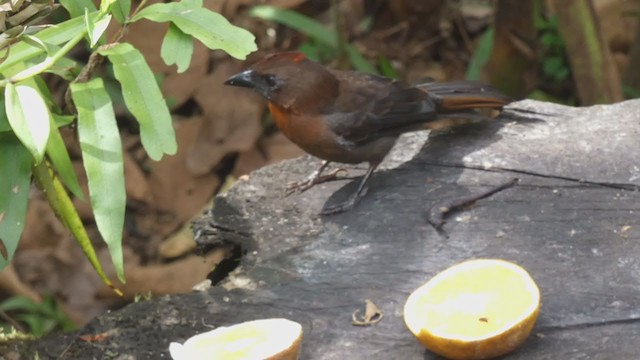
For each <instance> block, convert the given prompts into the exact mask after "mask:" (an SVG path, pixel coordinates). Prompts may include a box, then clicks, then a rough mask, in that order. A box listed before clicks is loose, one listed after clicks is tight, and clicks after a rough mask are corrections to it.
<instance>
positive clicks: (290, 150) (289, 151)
mask: <svg viewBox="0 0 640 360" xmlns="http://www.w3.org/2000/svg"><path fill="white" fill-rule="evenodd" d="M261 146H262V148H263V149H264V150H265V153H266V154H267V161H268V163H269V164H273V163H276V162H280V161H282V160H285V159H293V158H296V157H298V156H302V155H304V154H305V152H304V151H303V150H302V149H300V148H299V147H298V146H297V145H296V144H294V143H292V142H291V140H289V139H287V137H286V136H284V134H282V133H275V134H273V135H271V136H270V137H268V138H266V139H264V140H263V141H261Z"/></svg>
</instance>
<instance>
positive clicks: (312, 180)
mask: <svg viewBox="0 0 640 360" xmlns="http://www.w3.org/2000/svg"><path fill="white" fill-rule="evenodd" d="M340 172H344V173H346V172H347V170H346V169H343V168H337V169H334V170H333V171H331V172H330V173H328V174H324V175H320V174H319V173H318V172H317V171H315V172H313V173H312V174H311V176H309V177H308V178H306V179H305V180H302V181H293V182H290V183H289V184H287V189H286V192H285V196H289V195H291V194H293V193H303V192H305V191H307V190H309V189H311V188H312V187H314V186H316V185H318V184H322V183H323V182H327V181H332V180H335V179H337V178H338V174H339V173H340Z"/></svg>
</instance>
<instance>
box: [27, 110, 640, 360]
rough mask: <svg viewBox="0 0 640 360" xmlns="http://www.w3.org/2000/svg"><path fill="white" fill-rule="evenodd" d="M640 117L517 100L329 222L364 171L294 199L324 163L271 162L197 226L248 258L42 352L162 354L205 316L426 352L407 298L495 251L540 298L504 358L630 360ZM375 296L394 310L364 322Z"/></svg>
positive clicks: (343, 350)
mask: <svg viewBox="0 0 640 360" xmlns="http://www.w3.org/2000/svg"><path fill="white" fill-rule="evenodd" d="M531 111H535V112H538V113H539V114H538V115H535V114H532V113H531ZM638 113H640V101H628V102H624V103H620V104H616V105H610V106H594V107H590V108H570V107H563V106H559V105H552V104H547V103H540V102H534V101H522V102H518V103H515V104H512V105H511V106H510V107H509V108H508V109H507V111H506V112H505V113H504V114H503V115H502V116H501V121H499V122H495V123H490V124H487V123H484V124H475V125H473V126H470V127H466V128H461V129H458V130H456V131H452V132H447V133H442V134H431V135H430V136H427V133H414V134H409V135H407V136H404V137H403V138H402V140H401V141H400V143H399V144H398V146H396V149H394V151H393V152H392V154H390V155H389V156H388V158H387V159H386V160H385V162H384V163H383V166H382V168H381V170H379V171H378V172H377V173H376V174H375V175H374V177H373V179H372V182H371V184H370V190H369V194H368V195H367V197H365V199H364V200H363V201H362V202H361V203H360V204H359V205H358V206H357V207H356V208H355V209H353V210H352V211H349V212H347V213H344V214H339V215H333V216H327V217H321V216H319V215H317V214H318V213H319V211H320V210H321V209H322V208H323V206H325V204H333V203H336V202H339V201H341V200H343V199H345V197H346V196H348V195H349V194H350V193H351V191H353V187H354V186H355V185H356V182H355V181H354V180H353V179H346V180H342V181H335V182H331V183H326V184H322V185H319V186H316V187H314V188H313V189H311V190H309V191H307V192H305V193H303V194H299V195H293V196H290V197H286V198H285V197H284V196H283V194H284V188H285V187H286V184H287V182H289V181H292V180H297V179H300V178H301V177H304V176H305V175H306V174H307V173H309V172H311V171H312V170H314V169H315V168H316V167H317V166H319V164H320V162H319V161H316V160H313V159H311V158H300V159H296V160H292V161H287V162H283V163H281V164H278V165H276V166H271V167H268V168H265V169H261V170H259V171H257V172H255V173H253V174H252V175H251V177H250V179H249V180H244V181H239V182H238V183H237V184H236V185H235V186H234V187H233V188H232V189H231V190H230V191H229V192H227V193H226V194H224V195H221V196H219V197H218V198H217V199H216V206H215V209H214V210H213V211H211V212H210V213H209V214H208V216H207V217H205V218H203V219H202V220H201V221H199V222H198V224H197V226H196V233H198V234H200V235H201V237H200V239H199V240H200V241H205V242H206V241H212V242H232V243H235V244H238V245H239V246H240V247H241V249H242V250H243V252H244V256H243V258H242V261H241V264H240V266H239V267H238V268H237V269H236V270H235V271H233V272H232V273H231V274H230V276H229V277H228V278H227V279H226V280H224V281H223V282H222V284H221V285H222V286H217V287H213V288H211V289H209V290H207V291H205V292H194V293H190V294H185V295H179V296H166V297H162V298H158V299H152V300H151V301H147V302H142V303H139V304H132V305H130V306H127V307H126V308H124V309H123V310H121V311H117V312H113V313H111V314H106V315H104V316H102V317H100V318H98V319H96V320H94V321H93V322H91V323H90V324H89V325H88V326H87V327H86V328H85V329H83V330H81V331H80V334H95V333H101V332H104V331H112V333H110V335H109V336H108V337H107V339H106V340H105V341H104V342H102V343H100V344H91V343H84V342H80V341H78V340H74V339H75V337H74V335H58V336H52V337H49V338H47V339H44V340H42V341H40V342H38V343H37V344H35V345H34V346H33V348H32V351H38V352H39V355H40V358H47V357H46V356H48V355H55V356H58V355H60V353H62V351H63V350H64V351H66V352H65V355H64V356H62V357H61V358H63V359H75V358H78V359H79V358H86V357H87V356H90V355H92V354H93V355H95V356H98V357H100V356H101V355H99V354H104V353H105V352H106V351H110V352H115V353H117V354H119V355H123V354H130V355H135V356H136V357H137V358H138V359H143V358H158V357H159V356H161V355H164V356H165V357H166V356H168V351H167V349H168V346H169V342H171V341H179V342H183V341H184V340H185V339H186V338H187V337H189V336H191V335H193V334H195V333H196V332H202V331H206V330H208V329H210V327H211V326H220V325H229V324H233V323H238V322H242V321H246V320H253V319H258V318H267V317H285V318H288V319H291V320H295V321H298V322H300V323H301V324H302V325H303V328H304V332H305V335H304V339H303V345H302V356H301V358H302V359H367V360H369V359H431V358H435V357H434V355H432V354H431V353H429V352H427V351H425V350H424V348H423V347H422V346H421V345H420V344H419V343H418V342H417V340H416V339H415V338H414V337H413V335H412V334H411V333H409V331H408V330H407V329H406V328H405V325H404V323H403V319H402V308H403V306H404V302H405V300H406V298H407V297H408V295H409V294H410V293H411V292H412V291H413V290H414V289H415V288H417V287H418V286H419V285H421V284H423V283H424V282H426V281H427V280H428V279H429V278H431V277H432V276H433V275H435V274H436V273H437V272H439V271H441V270H443V269H445V268H447V267H448V266H450V265H453V264H455V263H458V262H460V261H463V260H467V259H471V258H501V259H506V260H509V261H513V262H516V263H518V264H520V265H521V266H523V267H524V268H526V269H527V270H528V271H529V272H530V273H531V275H532V277H533V278H534V279H535V280H536V282H537V283H538V285H539V286H540V290H541V293H542V309H541V313H540V318H539V320H538V324H537V325H536V327H535V328H534V333H533V334H532V336H531V338H530V339H528V340H527V342H525V344H524V345H523V347H522V348H520V349H519V350H517V351H516V352H514V353H513V354H511V355H509V356H508V357H507V358H509V359H556V358H578V357H589V358H602V357H607V358H633V357H635V356H636V353H637V339H638V337H640V322H639V321H637V320H638V319H639V318H640V311H639V310H638V309H640V260H639V259H638V256H637V255H638V254H640V243H638V240H639V238H640V221H639V220H638V211H640V194H639V193H638V188H639V187H640V165H639V164H638V163H637V161H638V159H640V147H639V146H638V145H639V144H640V142H639V140H638V139H640V122H638V120H637V114H638ZM540 114H545V115H540ZM527 119H528V120H527ZM427 137H430V138H429V139H428V142H426V140H427ZM349 171H350V172H351V173H352V175H355V174H358V173H362V172H363V171H364V168H363V167H349ZM513 177H518V178H520V182H519V183H518V184H517V185H516V186H514V187H511V188H509V189H506V190H503V191H501V192H499V193H497V194H495V195H493V196H491V197H489V198H487V199H483V200H480V201H478V202H477V203H476V205H475V206H474V207H472V208H470V209H467V210H464V211H460V212H457V213H454V214H452V216H451V217H450V218H449V219H448V222H447V223H446V224H445V225H444V229H445V230H446V232H447V233H448V234H449V238H443V237H442V236H441V235H439V234H438V233H437V232H436V231H435V230H434V229H433V227H432V226H430V225H429V224H428V223H427V221H426V218H425V216H426V212H427V211H428V210H429V209H430V207H431V206H433V205H434V204H437V203H438V202H440V201H442V200H443V199H447V198H451V197H459V196H461V195H465V194H472V193H478V192H482V191H484V190H486V189H489V188H491V187H493V186H496V185H498V184H500V183H504V182H505V181H506V180H509V179H511V178H513ZM366 299H370V300H372V301H373V302H374V303H375V304H376V305H377V306H378V307H379V308H380V309H381V310H382V311H383V312H384V318H383V319H382V321H380V322H379V323H377V324H375V325H373V326H370V327H359V326H352V324H351V321H352V313H353V312H355V311H356V310H360V311H362V310H363V309H364V304H365V300H366ZM133 339H136V340H135V341H132V340H133ZM65 349H66V350H65Z"/></svg>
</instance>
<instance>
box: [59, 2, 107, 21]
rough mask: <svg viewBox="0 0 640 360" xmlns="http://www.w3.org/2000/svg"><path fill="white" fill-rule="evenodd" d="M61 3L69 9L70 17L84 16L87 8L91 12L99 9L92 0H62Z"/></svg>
mask: <svg viewBox="0 0 640 360" xmlns="http://www.w3.org/2000/svg"><path fill="white" fill-rule="evenodd" d="M60 4H62V6H63V7H64V8H65V9H67V11H68V12H69V17H72V18H75V17H78V16H83V15H84V11H85V9H88V10H89V11H90V12H94V11H96V10H98V9H97V8H96V6H95V5H94V4H93V1H91V0H60Z"/></svg>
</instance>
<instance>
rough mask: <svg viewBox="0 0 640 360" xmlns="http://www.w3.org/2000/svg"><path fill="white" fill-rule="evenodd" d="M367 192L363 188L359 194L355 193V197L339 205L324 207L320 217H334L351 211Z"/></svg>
mask: <svg viewBox="0 0 640 360" xmlns="http://www.w3.org/2000/svg"><path fill="white" fill-rule="evenodd" d="M367 190H368V189H367V188H366V187H365V188H364V189H362V191H361V192H360V193H357V194H356V195H355V196H352V197H350V198H349V200H347V201H345V202H343V203H340V204H336V205H332V206H327V207H325V208H324V209H322V211H321V212H320V215H334V214H339V213H343V212H345V211H347V210H351V209H352V208H353V207H354V206H356V204H357V203H358V202H359V201H360V199H362V198H363V197H364V196H365V195H366V194H367Z"/></svg>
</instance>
